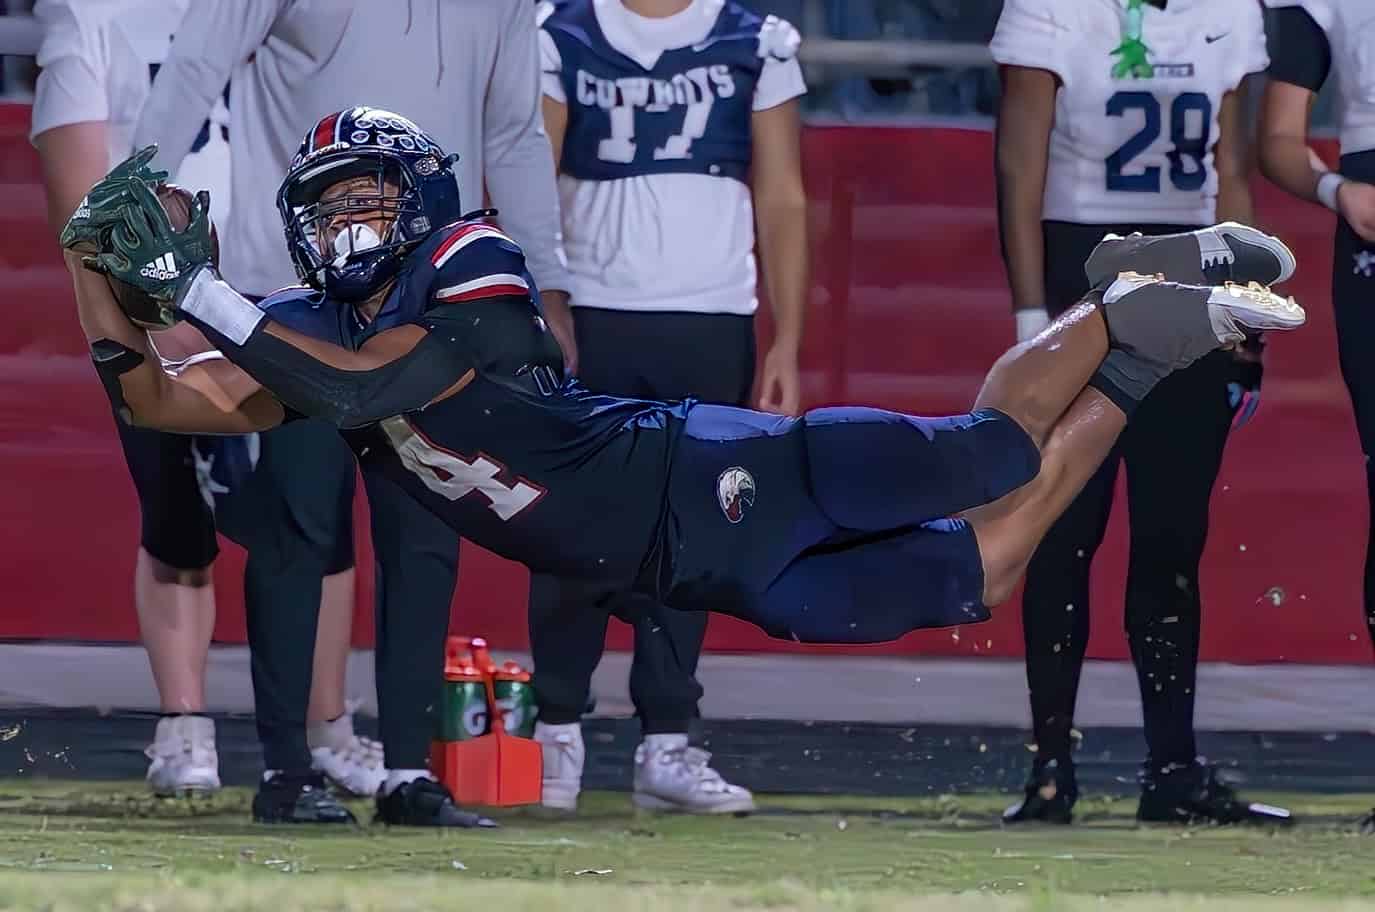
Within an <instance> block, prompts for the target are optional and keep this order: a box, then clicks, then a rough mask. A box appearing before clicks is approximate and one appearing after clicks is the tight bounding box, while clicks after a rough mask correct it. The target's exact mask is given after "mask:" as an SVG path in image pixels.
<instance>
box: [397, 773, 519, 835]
mask: <svg viewBox="0 0 1375 912" xmlns="http://www.w3.org/2000/svg"><path fill="white" fill-rule="evenodd" d="M373 821H374V822H376V823H385V824H387V825H388V826H413V827H453V828H457V829H472V828H474V827H494V826H496V825H497V824H496V821H494V820H492V819H490V818H488V817H483V816H481V815H478V814H474V813H471V812H469V811H465V810H462V809H460V808H459V806H458V805H457V804H456V803H455V802H454V796H453V795H452V794H450V793H449V790H448V789H447V788H445V787H444V785H443V784H442V783H439V782H436V781H435V780H433V779H426V778H423V777H422V778H420V779H412V780H411V781H410V782H406V783H404V784H402V785H398V786H397V787H396V788H394V789H392V790H391V792H390V793H387V794H379V795H378V796H377V814H376V816H374V817H373Z"/></svg>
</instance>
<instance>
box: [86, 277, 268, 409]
mask: <svg viewBox="0 0 1375 912" xmlns="http://www.w3.org/2000/svg"><path fill="white" fill-rule="evenodd" d="M66 257H67V266H68V269H69V271H70V272H71V274H72V283H73V286H74V288H75V291H76V302H77V316H78V318H79V319H80V321H81V328H82V331H83V332H85V334H86V339H87V341H89V342H90V343H91V357H92V360H93V361H94V362H95V367H96V372H97V373H98V374H99V375H100V380H101V384H102V385H103V386H104V387H105V392H106V394H107V395H108V396H109V397H110V404H111V405H112V406H113V407H114V410H115V412H116V413H117V414H118V415H120V417H121V418H123V419H124V420H125V421H127V422H128V423H130V424H133V425H136V426H139V427H151V428H158V429H160V430H165V431H179V432H183V433H204V434H245V433H250V432H252V431H261V430H266V429H268V428H271V427H275V426H277V425H278V424H281V423H282V421H283V420H284V417H285V413H284V411H283V409H282V406H281V404H280V403H279V402H278V401H277V400H276V399H275V398H273V397H272V396H271V395H270V394H269V393H267V392H266V391H263V390H261V389H259V388H257V386H256V384H254V385H252V386H246V385H245V384H244V382H243V379H242V378H241V379H239V380H229V379H228V378H227V377H225V375H224V373H223V371H222V369H221V373H220V376H221V379H222V380H225V381H226V382H229V383H232V384H233V385H234V388H235V390H236V397H237V401H235V402H233V403H232V404H231V405H232V407H231V408H228V409H226V408H224V407H221V406H222V405H225V404H229V403H224V402H221V403H220V404H219V405H217V404H216V402H215V401H213V400H212V399H211V398H210V397H208V396H206V395H205V394H203V393H202V392H200V391H199V390H197V389H196V388H195V387H194V386H192V385H190V384H187V383H181V382H178V381H176V380H173V379H172V378H171V377H169V376H168V375H167V374H166V373H165V372H164V371H163V370H162V366H161V363H160V361H159V359H158V356H157V354H156V352H154V351H153V349H152V347H151V346H150V345H149V343H148V336H147V334H146V333H145V332H144V331H143V330H141V329H139V328H138V327H136V326H134V324H132V323H130V322H129V320H128V318H127V317H125V315H124V313H123V312H122V311H121V310H120V309H119V305H118V304H117V303H116V302H115V299H114V296H113V295H112V294H111V293H110V286H109V284H108V283H107V282H106V280H105V278H104V277H103V276H101V275H98V274H97V273H94V272H91V271H90V270H87V269H84V268H83V267H82V265H81V261H80V257H79V256H78V255H77V254H74V253H68V254H66ZM250 383H251V381H250Z"/></svg>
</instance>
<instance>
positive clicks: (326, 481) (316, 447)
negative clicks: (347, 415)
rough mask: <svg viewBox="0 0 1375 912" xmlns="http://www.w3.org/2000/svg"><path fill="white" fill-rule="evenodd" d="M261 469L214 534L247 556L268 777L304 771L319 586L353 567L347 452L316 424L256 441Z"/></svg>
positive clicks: (220, 505) (225, 506)
mask: <svg viewBox="0 0 1375 912" xmlns="http://www.w3.org/2000/svg"><path fill="white" fill-rule="evenodd" d="M260 440H261V451H260V453H259V456H258V464H257V467H256V468H255V469H254V470H253V472H252V473H251V474H250V475H249V476H248V478H247V479H246V481H244V483H243V484H242V486H241V487H240V488H238V489H237V490H235V491H233V492H232V493H231V494H230V495H228V496H226V497H221V498H219V499H218V502H217V506H216V510H215V519H216V522H217V523H218V524H219V528H220V531H221V532H223V533H224V534H225V535H226V536H228V537H229V538H230V539H232V540H233V541H235V542H237V543H239V544H240V545H242V546H243V547H244V548H245V549H246V550H247V551H248V561H247V563H246V564H245V566H244V611H245V614H246V616H247V621H248V645H249V650H250V653H251V668H252V676H253V707H254V714H255V720H256V722H257V727H258V740H259V742H260V743H261V744H262V748H263V762H264V764H265V766H266V768H267V769H277V770H289V771H294V772H300V771H304V770H308V769H309V768H310V749H309V748H308V746H307V744H306V711H307V709H308V707H309V704H310V681H311V670H312V665H313V662H314V657H315V628H316V623H317V621H318V620H319V609H320V581H321V579H323V578H324V577H325V576H328V575H331V574H335V573H342V572H343V571H345V570H347V569H349V568H350V567H352V566H353V520H352V518H353V492H354V484H355V478H356V475H355V473H356V471H357V470H356V469H355V467H354V461H353V453H352V452H350V451H349V448H348V447H347V446H346V445H345V443H344V440H343V438H342V437H340V436H339V432H338V431H336V430H335V429H334V428H333V427H331V426H330V425H328V424H326V423H325V422H323V421H319V420H306V421H293V422H291V423H290V424H286V425H283V426H282V427H279V428H273V429H272V430H270V431H266V432H264V433H262V434H261V435H260Z"/></svg>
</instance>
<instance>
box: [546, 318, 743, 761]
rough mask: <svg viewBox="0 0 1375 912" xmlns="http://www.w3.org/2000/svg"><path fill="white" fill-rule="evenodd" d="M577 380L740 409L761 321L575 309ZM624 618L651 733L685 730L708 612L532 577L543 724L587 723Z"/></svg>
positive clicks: (696, 689)
mask: <svg viewBox="0 0 1375 912" xmlns="http://www.w3.org/2000/svg"><path fill="white" fill-rule="evenodd" d="M573 319H574V323H575V328H576V332H577V340H578V361H579V370H578V374H579V379H580V380H581V381H582V382H583V383H584V384H585V385H586V386H587V387H588V388H589V389H592V390H595V391H597V392H602V393H609V394H614V395H618V396H629V397H634V398H645V399H664V400H676V399H684V398H687V397H688V396H693V397H695V398H698V399H701V400H703V401H705V402H716V403H721V404H725V405H740V404H744V403H746V402H747V401H748V400H749V395H750V389H751V387H752V386H753V383H754V358H755V349H754V320H753V318H751V317H743V316H734V315H726V314H693V313H644V312H635V311H617V310H602V309H597V308H590V307H578V308H574V310H573ZM611 614H616V615H617V616H619V617H621V618H622V619H623V620H625V621H627V622H628V623H630V624H631V625H632V626H633V627H634V632H635V653H634V658H633V660H632V664H631V668H630V697H631V700H632V701H633V702H634V704H635V711H636V713H637V714H638V715H639V717H640V724H641V726H642V727H643V729H644V733H645V734H658V733H671V732H686V731H688V729H689V727H690V725H691V723H692V721H693V720H694V719H696V718H697V702H698V700H700V699H701V697H702V688H701V686H700V685H699V684H698V683H697V679H696V677H695V675H696V672H697V660H698V658H699V657H700V655H701V652H702V640H703V638H704V637H705V635H706V628H707V613H706V612H704V611H672V610H662V609H660V608H659V607H658V606H652V605H646V604H644V603H642V602H641V601H640V600H638V599H626V598H624V597H620V598H618V597H617V596H616V595H615V594H608V593H605V592H599V591H595V590H589V589H587V588H585V587H581V586H578V585H575V584H572V583H569V582H566V581H561V580H559V579H557V578H554V577H549V576H540V575H534V576H532V577H531V580H530V650H531V652H532V654H533V658H534V664H535V672H534V687H535V693H536V696H537V698H538V700H539V706H540V720H541V721H543V722H545V723H548V724H551V725H559V724H564V723H569V722H576V721H578V719H579V718H581V716H582V713H583V710H584V708H585V707H586V706H587V700H588V695H589V691H590V688H591V682H592V672H593V671H595V670H596V668H597V663H598V662H600V661H601V657H602V651H603V649H604V648H605V641H606V625H607V620H608V618H609V617H610V615H611Z"/></svg>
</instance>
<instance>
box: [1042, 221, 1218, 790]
mask: <svg viewBox="0 0 1375 912" xmlns="http://www.w3.org/2000/svg"><path fill="white" fill-rule="evenodd" d="M1190 227H1191V226H1172V225H1154V226H1148V225H1138V226H1120V225H1119V226H1112V225H1074V224H1068V223H1064V222H1046V223H1045V225H1044V229H1045V241H1046V247H1045V249H1046V301H1047V303H1048V305H1049V307H1050V310H1051V312H1052V314H1054V313H1056V312H1058V311H1062V310H1064V309H1065V308H1067V307H1068V306H1070V305H1071V304H1073V303H1074V302H1075V301H1077V300H1078V299H1079V298H1080V297H1081V296H1082V295H1083V294H1084V293H1086V292H1087V291H1088V290H1089V289H1088V287H1087V279H1085V277H1084V269H1083V263H1084V260H1085V259H1087V258H1088V255H1089V252H1090V251H1091V250H1092V249H1093V246H1094V245H1095V244H1096V243H1097V242H1098V241H1099V240H1100V239H1101V238H1102V236H1103V235H1104V234H1105V233H1107V232H1109V231H1112V232H1116V233H1119V234H1126V233H1128V232H1130V231H1133V230H1136V231H1142V232H1143V233H1147V234H1165V233H1172V232H1175V231H1187V230H1190ZM1235 372H1236V367H1235V362H1234V361H1233V359H1232V356H1231V355H1230V354H1229V353H1226V352H1215V353H1214V354H1212V355H1209V356H1208V357H1206V358H1204V359H1202V360H1201V361H1199V362H1197V363H1196V364H1194V365H1192V366H1191V367H1189V368H1188V369H1186V370H1183V371H1180V372H1178V373H1175V374H1172V375H1170V376H1169V377H1166V378H1165V379H1164V380H1163V381H1161V382H1160V384H1159V385H1158V386H1157V387H1156V388H1155V389H1154V390H1153V391H1152V392H1151V394H1150V395H1149V396H1147V397H1146V399H1145V401H1143V402H1142V403H1141V405H1140V407H1139V408H1138V409H1137V411H1136V413H1135V414H1134V415H1133V416H1132V420H1131V423H1130V424H1129V425H1128V426H1127V429H1126V430H1125V431H1124V432H1123V434H1122V436H1121V438H1120V439H1119V440H1118V443H1117V446H1116V447H1115V448H1114V449H1113V451H1112V453H1110V454H1109V456H1108V458H1107V459H1105V460H1104V462H1103V465H1102V468H1100V469H1099V470H1098V472H1097V473H1096V474H1095V475H1094V476H1093V477H1092V478H1091V479H1090V480H1089V482H1088V484H1086V485H1085V486H1084V490H1083V491H1082V492H1081V493H1080V495H1079V496H1078V498H1077V499H1076V500H1075V501H1074V503H1072V504H1071V505H1070V507H1069V509H1068V510H1066V511H1065V514H1064V515H1063V516H1061V517H1060V519H1059V520H1058V521H1057V522H1056V523H1055V525H1054V526H1052V527H1051V529H1050V532H1049V533H1048V534H1047V535H1046V537H1045V540H1044V541H1042V543H1041V545H1040V547H1039V548H1038V549H1037V550H1036V554H1035V556H1034V557H1033V558H1032V561H1031V564H1030V566H1029V567H1028V569H1027V576H1026V588H1025V592H1024V595H1023V598H1022V623H1023V628H1024V634H1025V638H1026V668H1027V683H1028V685H1029V686H1030V690H1031V713H1032V727H1033V731H1034V734H1035V739H1036V744H1037V746H1038V755H1037V761H1038V763H1044V762H1046V761H1049V760H1057V761H1058V762H1059V763H1060V765H1061V766H1062V767H1063V766H1066V765H1068V764H1071V763H1072V760H1071V758H1070V747H1071V745H1070V738H1071V735H1070V732H1071V729H1072V727H1073V720H1074V703H1075V697H1076V695H1077V692H1078V689H1079V674H1080V671H1081V669H1082V668H1083V662H1084V650H1085V647H1086V646H1087V644H1088V636H1089V604H1088V599H1089V569H1090V565H1091V562H1092V560H1093V555H1094V552H1095V551H1096V550H1097V548H1098V545H1099V544H1100V543H1101V542H1102V540H1103V533H1104V530H1105V529H1106V526H1107V522H1108V515H1109V513H1110V512H1111V510H1112V501H1113V488H1114V485H1115V483H1116V480H1117V471H1118V466H1119V464H1120V462H1121V461H1123V460H1125V462H1126V465H1127V505H1128V511H1129V514H1130V529H1131V549H1130V562H1129V569H1128V571H1127V581H1126V631H1127V642H1128V644H1129V646H1130V649H1131V655H1132V660H1133V662H1134V663H1135V665H1136V672H1137V678H1138V681H1139V684H1140V688H1141V700H1142V711H1143V715H1144V718H1145V729H1146V745H1147V749H1148V754H1149V759H1150V761H1151V762H1153V763H1155V764H1166V763H1188V762H1192V761H1193V759H1194V757H1195V755H1196V753H1197V750H1196V747H1195V744H1194V731H1193V713H1194V696H1195V694H1194V691H1195V689H1196V688H1195V677H1196V672H1197V665H1198V635H1199V621H1200V612H1201V602H1200V596H1199V580H1198V568H1199V561H1200V559H1201V557H1202V554H1203V545H1204V541H1205V540H1206V538H1207V534H1208V502H1209V498H1210V496H1211V494H1212V489H1213V483H1214V482H1215V481H1216V479H1217V473H1218V469H1219V468H1220V466H1221V462H1222V452H1223V448H1224V446H1225V444H1226V442H1227V433H1228V430H1229V429H1230V426H1231V421H1232V417H1233V409H1232V408H1231V406H1230V405H1229V404H1228V398H1227V384H1228V383H1229V382H1230V381H1231V380H1232V379H1233V378H1234V376H1235Z"/></svg>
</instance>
